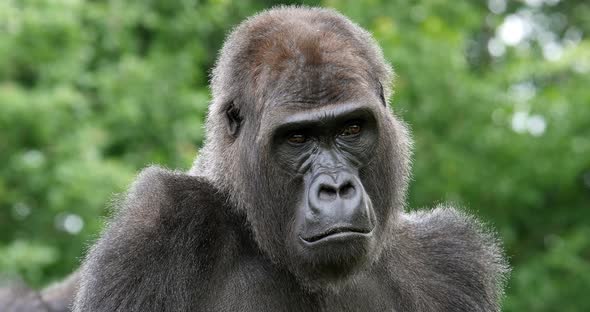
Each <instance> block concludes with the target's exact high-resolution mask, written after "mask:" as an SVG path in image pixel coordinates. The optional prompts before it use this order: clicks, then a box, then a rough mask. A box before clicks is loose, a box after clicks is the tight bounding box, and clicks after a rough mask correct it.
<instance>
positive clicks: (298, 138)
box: [287, 133, 307, 144]
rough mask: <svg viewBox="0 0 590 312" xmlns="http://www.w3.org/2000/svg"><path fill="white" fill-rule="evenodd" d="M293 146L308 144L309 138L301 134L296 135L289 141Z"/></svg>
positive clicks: (291, 136) (292, 135)
mask: <svg viewBox="0 0 590 312" xmlns="http://www.w3.org/2000/svg"><path fill="white" fill-rule="evenodd" d="M287 140H288V141H289V143H291V144H303V143H305V142H307V137H306V136H305V135H303V134H301V133H294V134H291V135H290V136H289V138H288V139H287Z"/></svg>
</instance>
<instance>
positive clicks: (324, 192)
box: [318, 185, 337, 200]
mask: <svg viewBox="0 0 590 312" xmlns="http://www.w3.org/2000/svg"><path fill="white" fill-rule="evenodd" d="M336 195H337V192H336V189H335V188H333V187H329V186H326V185H322V186H320V190H319V191H318V197H319V199H320V200H334V199H336Z"/></svg>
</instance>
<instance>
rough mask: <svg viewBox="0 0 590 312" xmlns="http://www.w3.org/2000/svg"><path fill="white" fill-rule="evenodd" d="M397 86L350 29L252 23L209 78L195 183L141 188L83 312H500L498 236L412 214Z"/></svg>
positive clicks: (128, 203)
mask: <svg viewBox="0 0 590 312" xmlns="http://www.w3.org/2000/svg"><path fill="white" fill-rule="evenodd" d="M391 81H392V70H391V68H390V66H389V65H388V63H387V62H386V61H385V60H384V57H383V54H382V52H381V50H380V48H379V47H378V45H377V44H376V42H375V40H374V39H373V38H372V37H371V35H370V34H369V33H368V32H367V31H365V30H363V29H362V28H361V27H359V26H358V25H356V24H354V23H353V22H351V21H350V20H348V19H347V18H346V17H344V16H342V15H340V14H339V13H337V12H335V11H333V10H329V9H320V8H308V7H278V8H274V9H271V10H268V11H265V12H262V13H260V14H258V15H256V16H254V17H252V18H249V19H248V20H246V21H245V22H243V23H242V24H241V25H239V26H238V27H237V28H236V29H235V30H234V31H233V32H232V33H231V34H230V36H229V38H228V39H227V41H226V42H225V44H224V47H223V49H222V51H221V54H220V56H219V58H218V61H217V64H216V66H215V68H214V70H213V73H212V79H211V88H212V95H213V98H212V103H211V105H210V109H209V114H208V117H207V126H206V141H205V144H204V146H203V148H202V150H201V152H200V155H199V156H198V158H197V160H196V161H195V163H194V165H193V167H192V168H191V169H190V170H189V171H188V172H180V171H171V170H167V169H163V168H159V167H150V168H147V169H145V170H144V171H143V172H141V173H140V174H139V176H138V178H137V179H136V181H135V182H134V183H133V185H132V187H131V189H130V190H129V191H128V193H127V195H126V196H125V198H124V199H122V200H120V203H119V204H118V209H117V212H116V214H115V215H114V217H113V218H112V219H111V221H110V222H109V224H108V226H107V228H106V230H105V231H104V233H103V234H102V235H101V237H100V238H99V239H98V241H97V242H96V243H95V245H94V246H93V247H92V248H91V249H90V251H89V253H88V255H87V257H86V259H85V261H84V263H83V266H82V269H81V270H82V271H81V277H80V284H79V289H78V292H77V294H76V298H75V301H74V304H73V310H74V311H398V312H404V311H405V312H412V311H421V312H423V311H437V312H440V311H470V312H473V311H499V310H500V301H501V298H502V292H503V285H504V281H505V275H506V273H507V272H508V266H507V264H506V262H505V260H504V256H503V252H502V249H501V247H500V244H499V242H498V240H497V239H496V237H495V235H494V234H493V232H491V231H489V230H487V229H486V227H485V226H483V225H482V224H481V223H480V222H479V221H477V220H476V219H475V218H474V217H472V216H469V215H467V214H465V213H463V212H460V211H458V210H456V209H455V208H452V207H450V206H444V205H442V206H439V207H436V208H434V209H432V210H428V211H421V212H406V211H405V196H406V189H407V185H408V180H409V177H410V156H411V146H412V143H411V139H410V136H409V133H408V130H407V128H406V126H405V125H404V123H403V122H402V121H401V120H400V119H399V118H398V117H397V116H396V115H394V113H393V112H392V110H391V109H390V106H389V103H388V99H389V98H390V95H391V89H390V85H391Z"/></svg>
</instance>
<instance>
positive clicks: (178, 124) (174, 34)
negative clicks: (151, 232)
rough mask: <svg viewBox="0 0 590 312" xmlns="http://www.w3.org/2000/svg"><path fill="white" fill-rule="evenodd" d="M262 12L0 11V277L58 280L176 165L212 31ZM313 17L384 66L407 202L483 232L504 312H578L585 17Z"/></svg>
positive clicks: (452, 10) (191, 122) (554, 4)
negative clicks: (369, 38) (346, 26)
mask: <svg viewBox="0 0 590 312" xmlns="http://www.w3.org/2000/svg"><path fill="white" fill-rule="evenodd" d="M294 2H295V1H294ZM276 3H278V1H251V0H247V1H239V2H237V1H236V2H232V1H226V0H211V1H197V0H169V1H157V0H150V1H117V0H111V1H84V0H67V1H66V0H57V1H56V0H30V1H18V0H5V1H1V2H0V163H1V164H2V165H0V272H4V273H8V274H19V275H22V276H24V277H25V278H26V279H27V280H28V281H29V282H31V283H33V284H34V285H37V286H41V285H44V284H46V283H47V282H49V281H51V280H54V279H57V278H60V277H61V276H64V275H65V274H67V273H68V272H69V271H71V270H72V269H73V268H75V267H76V266H77V265H78V263H79V259H80V257H82V256H83V254H84V248H85V247H86V246H87V245H88V244H89V242H90V241H91V240H92V239H93V238H94V237H96V235H97V233H99V232H100V229H101V228H102V226H103V220H104V217H105V216H106V215H107V214H108V206H109V205H108V202H109V201H110V200H111V199H112V198H113V194H116V193H120V192H123V191H124V190H125V187H126V186H127V185H128V183H129V182H130V181H131V180H132V179H133V176H134V175H135V173H136V172H137V171H138V170H139V169H140V168H141V167H143V166H145V165H147V164H149V163H158V164H162V165H165V166H169V167H178V168H188V167H189V166H190V163H191V161H192V159H193V158H194V156H195V155H196V153H197V149H198V146H199V145H200V144H201V142H202V139H203V131H202V125H203V119H204V116H205V113H206V108H207V103H208V100H209V92H208V89H207V78H208V71H209V70H210V68H211V67H212V64H213V62H214V60H215V57H216V54H217V51H218V50H219V48H220V46H221V44H222V42H223V39H224V36H225V34H226V33H227V31H228V30H229V29H231V27H233V26H234V25H235V24H236V23H238V22H239V21H240V20H242V19H243V18H245V17H247V16H249V15H251V14H253V13H255V12H257V11H259V10H261V9H263V8H266V7H270V6H272V5H274V4H276ZM281 3H286V2H281ZM305 3H306V4H309V5H317V4H319V3H317V2H315V1H306V2H305ZM321 4H322V5H324V6H328V7H334V8H337V9H338V10H340V11H341V12H342V13H344V14H345V15H347V16H349V17H351V18H352V19H353V20H355V21H356V22H358V23H359V24H361V25H363V26H364V27H366V28H367V29H369V30H370V31H371V32H373V34H374V35H375V37H376V39H377V40H378V41H379V43H380V44H381V45H382V47H383V49H384V52H385V54H386V57H387V59H389V60H390V61H391V62H392V64H393V66H394V68H395V70H396V73H397V77H396V79H395V82H394V84H395V90H396V94H395V96H394V99H393V109H394V111H396V113H397V114H399V115H400V116H402V118H404V119H405V120H406V121H407V122H408V124H409V125H410V127H411V128H412V130H413V134H414V138H415V164H414V181H413V183H412V186H411V189H410V198H409V200H410V204H411V207H424V206H431V205H432V204H433V203H436V202H441V201H452V202H455V203H457V204H458V205H463V206H465V207H466V209H472V210H474V211H475V212H476V213H477V214H479V215H481V216H482V217H483V218H484V219H485V220H487V221H488V222H489V223H491V224H493V226H495V227H497V228H498V229H499V232H500V237H501V239H502V240H503V241H504V242H505V245H506V247H507V252H508V255H509V257H510V260H511V263H512V265H513V266H514V271H513V275H512V277H511V279H510V282H509V287H508V290H507V298H506V300H505V311H523V310H525V311H557V310H559V311H586V310H590V300H589V299H587V298H586V297H587V296H586V292H587V290H588V289H590V225H589V224H590V157H589V155H590V127H588V125H590V103H589V102H590V89H589V88H588V87H587V86H588V85H590V75H589V73H590V40H589V39H588V37H587V34H588V33H590V18H588V17H589V16H590V4H589V3H588V2H587V1H583V0H578V1H574V0H569V1H563V0H562V1H559V0H526V1H507V0H488V1H454V2H450V1H441V0H423V1H407V0H394V1H387V0H363V1H358V0H355V1H353V0H348V1H345V0H325V1H323V2H322V3H321Z"/></svg>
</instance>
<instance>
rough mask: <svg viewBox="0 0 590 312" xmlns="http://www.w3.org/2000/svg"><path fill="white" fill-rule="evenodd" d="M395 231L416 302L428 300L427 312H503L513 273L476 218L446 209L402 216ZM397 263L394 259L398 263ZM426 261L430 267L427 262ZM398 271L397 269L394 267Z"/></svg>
mask: <svg viewBox="0 0 590 312" xmlns="http://www.w3.org/2000/svg"><path fill="white" fill-rule="evenodd" d="M401 219H402V220H400V221H401V222H400V224H399V228H398V229H396V235H395V236H396V239H394V240H393V241H395V242H400V243H402V244H403V246H395V243H394V245H393V246H390V249H391V248H394V249H396V251H391V250H390V252H392V253H393V254H395V253H398V256H397V257H401V258H402V259H403V260H402V261H404V262H407V261H409V262H411V263H413V264H414V265H413V266H411V267H408V268H410V272H401V273H400V272H397V270H395V268H393V269H391V270H392V271H394V272H395V274H399V275H400V276H403V277H402V278H403V279H404V280H413V281H415V283H416V285H417V287H416V288H415V290H416V292H417V293H415V294H413V295H414V297H418V298H420V297H422V298H425V300H423V301H424V303H423V304H424V307H422V308H420V309H419V310H423V311H489V310H490V308H492V307H493V308H492V309H493V310H494V311H499V309H500V307H499V301H500V299H501V298H502V295H503V287H504V284H505V279H506V276H507V274H508V272H509V267H508V264H507V262H506V260H505V259H504V254H503V251H502V248H501V244H500V241H499V240H498V239H497V238H496V235H495V233H494V232H493V231H491V230H489V229H488V228H487V226H486V225H485V224H483V223H481V222H480V221H478V220H477V219H476V218H475V217H473V216H471V215H468V214H467V213H465V212H463V211H460V210H458V209H456V208H453V207H451V206H446V205H440V206H437V207H436V208H434V209H432V210H430V211H428V210H422V211H415V212H411V213H407V214H404V215H403V217H402V218H401ZM397 257H393V259H395V258H397ZM425 259H428V261H427V262H425V261H424V260H425ZM390 265H391V266H393V267H395V266H397V264H396V263H390Z"/></svg>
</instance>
